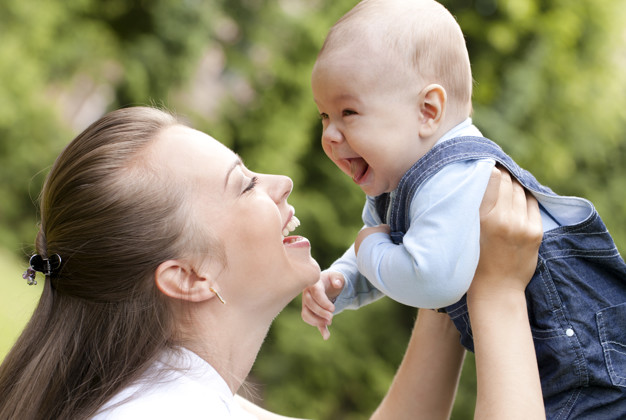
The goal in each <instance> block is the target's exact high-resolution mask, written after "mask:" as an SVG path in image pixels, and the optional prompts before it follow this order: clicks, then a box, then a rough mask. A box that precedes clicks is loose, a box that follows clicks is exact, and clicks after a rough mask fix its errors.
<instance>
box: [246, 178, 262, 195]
mask: <svg viewBox="0 0 626 420" xmlns="http://www.w3.org/2000/svg"><path fill="white" fill-rule="evenodd" d="M257 182H259V177H257V176H254V177H252V179H251V180H250V183H249V184H248V186H247V187H246V188H245V189H244V190H243V192H242V194H245V193H247V192H248V191H250V190H252V189H253V188H254V187H255V186H256V184H257Z"/></svg>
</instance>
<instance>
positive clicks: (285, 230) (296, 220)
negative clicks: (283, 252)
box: [283, 216, 300, 236]
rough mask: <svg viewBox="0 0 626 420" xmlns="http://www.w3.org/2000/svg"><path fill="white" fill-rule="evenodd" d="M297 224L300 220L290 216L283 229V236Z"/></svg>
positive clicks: (298, 224) (294, 228)
mask: <svg viewBox="0 0 626 420" xmlns="http://www.w3.org/2000/svg"><path fill="white" fill-rule="evenodd" d="M298 226H300V220H298V218H297V217H296V216H292V217H291V219H290V220H289V222H288V223H287V226H285V228H284V229H283V236H288V235H289V232H293V231H294V230H296V228H297V227H298Z"/></svg>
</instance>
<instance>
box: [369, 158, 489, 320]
mask: <svg viewBox="0 0 626 420" xmlns="http://www.w3.org/2000/svg"><path fill="white" fill-rule="evenodd" d="M494 165H495V162H494V161H493V160H492V159H481V160H474V161H463V162H456V163H454V164H451V165H448V166H446V167H445V168H444V169H442V170H441V171H439V172H438V173H437V174H435V175H434V176H433V177H432V178H431V179H430V180H428V181H427V182H426V183H424V184H423V185H422V186H421V187H420V188H419V189H418V191H417V193H416V195H415V196H414V197H413V198H412V201H411V207H410V217H411V220H410V227H409V229H408V231H407V232H406V234H405V236H404V238H403V242H402V243H401V244H398V245H396V244H394V243H393V242H392V241H391V239H390V238H389V236H388V235H386V234H383V233H375V234H372V235H370V236H368V237H367V238H366V239H365V240H364V241H363V242H362V243H361V246H360V248H359V255H358V257H357V268H358V269H359V272H360V273H361V274H362V275H364V276H365V277H366V278H367V279H368V280H369V282H370V283H371V284H372V285H373V286H374V287H376V288H377V289H378V290H380V291H381V292H382V293H384V294H385V295H387V296H389V297H391V298H392V299H394V300H396V301H398V302H400V303H403V304H405V305H409V306H415V307H419V308H441V307H445V306H448V305H451V304H453V303H455V302H457V301H458V300H459V299H460V298H461V297H462V296H463V295H464V294H465V293H466V292H467V290H468V288H469V286H470V284H471V281H472V279H473V277H474V272H475V271H476V267H477V265H478V258H479V253H480V242H479V240H480V217H479V208H480V203H481V202H482V198H483V195H484V193H485V189H486V187H487V183H488V182H489V178H490V176H491V169H492V168H493V166H494Z"/></svg>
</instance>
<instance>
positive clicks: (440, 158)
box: [375, 136, 554, 244]
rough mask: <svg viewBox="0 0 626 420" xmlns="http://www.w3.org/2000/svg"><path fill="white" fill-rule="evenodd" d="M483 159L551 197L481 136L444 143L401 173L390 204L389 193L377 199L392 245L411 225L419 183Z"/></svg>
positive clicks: (377, 206)
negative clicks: (456, 165) (452, 165)
mask: <svg viewBox="0 0 626 420" xmlns="http://www.w3.org/2000/svg"><path fill="white" fill-rule="evenodd" d="M485 157H490V158H493V159H495V160H496V161H497V162H498V163H500V164H501V165H502V166H504V167H505V168H506V169H507V170H508V171H509V172H510V173H511V174H512V175H513V176H514V177H515V178H517V179H522V178H524V180H525V181H526V184H527V186H528V187H529V188H531V189H533V190H535V191H539V192H543V193H545V194H550V195H553V194H554V193H553V192H552V191H551V190H550V189H548V188H546V187H544V186H543V185H541V184H539V182H537V180H536V179H535V178H534V177H533V176H532V175H531V174H530V173H529V172H528V171H526V170H524V169H522V168H520V167H519V166H518V165H517V164H516V163H515V162H514V161H513V160H512V159H511V158H510V157H509V156H508V155H507V154H505V153H504V152H503V151H502V149H501V148H500V146H498V145H497V144H496V143H494V142H492V141H491V140H488V139H486V138H484V137H470V136H466V137H457V138H454V139H451V140H446V141H444V142H443V143H440V144H438V145H436V146H435V147H433V148H432V149H431V150H430V151H429V152H428V153H426V154H425V155H424V156H422V158H421V159H419V160H418V161H417V162H416V163H415V164H414V165H413V166H412V167H411V169H409V170H408V171H407V172H406V174H404V176H403V177H402V179H401V180H400V183H399V184H398V187H397V189H396V196H395V198H394V200H393V201H394V202H393V203H389V197H388V194H383V195H380V196H378V197H376V199H375V200H376V201H375V203H376V210H377V212H378V215H379V216H380V217H381V220H384V221H385V222H387V223H388V224H389V225H390V227H391V240H392V241H393V242H394V243H395V244H399V243H402V238H403V237H404V234H405V233H406V231H407V230H408V228H409V224H410V220H409V217H410V212H409V210H410V206H411V200H412V198H413V196H414V194H415V192H416V191H417V189H418V188H419V187H420V186H421V185H422V183H424V182H425V181H426V180H428V179H429V178H430V177H432V176H433V175H434V174H435V173H437V172H438V171H440V170H441V169H442V168H443V167H444V166H446V165H449V164H450V163H453V162H458V161H463V160H471V159H481V158H485ZM389 205H392V208H391V214H390V217H389V220H386V217H385V216H386V213H387V208H388V206H389Z"/></svg>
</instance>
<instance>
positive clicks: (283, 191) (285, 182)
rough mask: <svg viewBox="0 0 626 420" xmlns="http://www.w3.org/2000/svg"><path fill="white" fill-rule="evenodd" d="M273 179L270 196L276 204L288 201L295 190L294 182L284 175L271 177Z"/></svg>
mask: <svg viewBox="0 0 626 420" xmlns="http://www.w3.org/2000/svg"><path fill="white" fill-rule="evenodd" d="M269 176H270V177H271V188H270V196H271V197H272V200H274V202H275V203H276V204H279V203H281V202H283V201H286V200H287V197H289V194H291V190H292V189H293V181H292V180H291V178H289V177H288V176H284V175H269Z"/></svg>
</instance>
